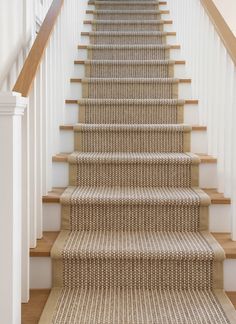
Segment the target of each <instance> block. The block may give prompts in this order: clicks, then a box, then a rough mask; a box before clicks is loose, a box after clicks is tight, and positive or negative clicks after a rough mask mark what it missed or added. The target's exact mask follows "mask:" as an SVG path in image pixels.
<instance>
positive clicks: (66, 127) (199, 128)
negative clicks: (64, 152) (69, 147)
mask: <svg viewBox="0 0 236 324" xmlns="http://www.w3.org/2000/svg"><path fill="white" fill-rule="evenodd" d="M73 129H74V125H73V124H67V125H60V130H67V131H72V130H73ZM192 130H194V131H205V130H207V127H206V126H202V125H192Z"/></svg>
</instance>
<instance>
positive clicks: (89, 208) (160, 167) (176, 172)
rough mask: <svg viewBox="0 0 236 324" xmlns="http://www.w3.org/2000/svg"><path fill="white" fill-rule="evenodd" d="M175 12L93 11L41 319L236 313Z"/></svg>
mask: <svg viewBox="0 0 236 324" xmlns="http://www.w3.org/2000/svg"><path fill="white" fill-rule="evenodd" d="M165 13H166V11H164V10H161V9H160V3H158V2H157V1H122V0H121V1H96V2H95V10H93V11H89V12H88V14H92V17H93V21H92V22H91V25H92V31H89V32H84V33H83V36H84V37H88V38H89V41H90V44H89V45H88V46H84V45H82V48H86V51H87V57H86V58H83V61H78V62H77V64H78V65H83V66H84V70H85V77H84V78H82V79H78V78H73V79H71V88H72V92H73V93H74V94H76V93H77V96H78V95H79V94H81V99H80V100H79V118H78V120H79V123H78V124H76V125H75V126H73V130H72V131H73V139H74V141H71V143H72V144H73V145H74V152H73V153H72V154H70V155H69V156H66V157H65V159H66V161H67V162H68V164H69V186H68V187H67V188H66V190H65V191H64V192H63V194H62V196H61V199H60V203H61V231H60V234H59V236H58V238H57V240H56V242H55V243H54V246H53V249H52V251H51V257H52V262H53V289H52V291H51V294H50V297H49V299H48V302H47V304H46V306H45V309H44V312H43V314H42V316H41V320H40V323H42V324H46V323H56V324H60V323H68V324H70V323H100V324H105V323H113V324H121V323H124V324H126V323H127V324H131V323H132V324H136V323H139V324H144V323H163V324H164V323H166V324H170V323H180V324H184V323H186V324H198V323H215V324H218V323H222V324H224V323H227V324H228V323H235V321H236V315H235V311H234V309H233V306H232V305H231V303H230V302H229V300H228V299H227V297H226V295H225V294H224V292H223V261H224V258H225V256H224V251H223V249H222V248H221V247H220V245H219V244H218V243H217V241H216V240H215V239H214V238H213V236H212V235H211V234H209V224H208V223H209V221H208V219H209V208H210V207H209V206H210V198H209V196H208V195H207V193H206V192H205V191H203V190H201V189H200V186H201V187H204V176H203V175H200V173H201V172H202V171H201V166H200V163H201V156H199V155H196V154H194V153H192V152H194V151H195V152H199V151H198V150H197V149H198V148H199V143H197V141H196V140H194V132H196V129H193V128H192V126H190V125H188V124H185V123H184V122H185V121H186V116H185V105H186V100H187V99H188V92H186V89H185V86H188V84H189V82H190V80H189V79H186V78H184V77H183V76H182V75H181V73H180V74H179V76H178V77H176V75H178V68H176V66H178V65H181V64H183V62H181V61H176V60H173V58H172V56H171V51H172V50H175V49H176V45H175V44H174V42H173V36H174V35H175V33H173V31H166V29H165V28H166V26H167V25H168V23H167V22H166V21H164V20H162V19H163V17H162V16H163V15H164V14H165ZM76 87H78V88H76ZM80 91H81V93H80ZM186 93H187V94H186ZM67 131H68V130H67ZM70 131H71V128H70ZM71 143H69V144H67V145H69V147H70V145H72V144H71ZM203 145H204V143H203ZM67 149H68V147H67ZM65 151H66V150H65ZM205 172H206V171H205ZM201 177H202V178H201ZM62 178H63V175H61V178H59V179H58V183H57V184H58V186H62V185H63V183H62V182H61V181H62V180H61V179H62ZM211 181H214V179H213V180H211ZM199 184H200V186H199ZM213 187H214V185H213Z"/></svg>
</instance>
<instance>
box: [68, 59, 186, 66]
mask: <svg viewBox="0 0 236 324" xmlns="http://www.w3.org/2000/svg"><path fill="white" fill-rule="evenodd" d="M165 62H166V63H168V60H166V61H162V60H157V61H153V60H146V61H140V60H137V61H135V60H133V61H128V60H127V61H125V60H121V61H119V60H116V61H111V60H75V61H74V64H90V63H92V64H101V65H105V64H107V65H113V64H114V65H118V66H119V65H129V64H140V65H142V64H148V63H150V64H163V63H165ZM171 63H172V64H177V65H179V64H183V65H184V64H186V61H184V60H176V61H174V60H173V61H171Z"/></svg>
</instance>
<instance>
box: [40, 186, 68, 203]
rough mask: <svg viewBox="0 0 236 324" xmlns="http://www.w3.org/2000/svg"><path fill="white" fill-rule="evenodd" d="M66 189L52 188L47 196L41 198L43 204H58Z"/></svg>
mask: <svg viewBox="0 0 236 324" xmlns="http://www.w3.org/2000/svg"><path fill="white" fill-rule="evenodd" d="M65 189H66V188H53V189H52V190H51V191H49V192H48V194H47V195H45V196H43V197H42V200H43V202H44V203H59V202H60V197H61V195H62V193H63V192H64V191H65Z"/></svg>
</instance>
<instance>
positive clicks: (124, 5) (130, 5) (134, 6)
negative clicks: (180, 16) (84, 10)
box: [94, 1, 159, 10]
mask: <svg viewBox="0 0 236 324" xmlns="http://www.w3.org/2000/svg"><path fill="white" fill-rule="evenodd" d="M94 4H95V7H96V9H101V10H158V9H159V2H158V1H145V2H142V1H130V2H124V1H97V2H95V3H94Z"/></svg>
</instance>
